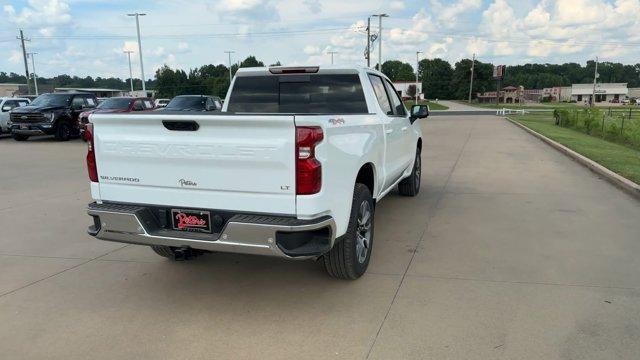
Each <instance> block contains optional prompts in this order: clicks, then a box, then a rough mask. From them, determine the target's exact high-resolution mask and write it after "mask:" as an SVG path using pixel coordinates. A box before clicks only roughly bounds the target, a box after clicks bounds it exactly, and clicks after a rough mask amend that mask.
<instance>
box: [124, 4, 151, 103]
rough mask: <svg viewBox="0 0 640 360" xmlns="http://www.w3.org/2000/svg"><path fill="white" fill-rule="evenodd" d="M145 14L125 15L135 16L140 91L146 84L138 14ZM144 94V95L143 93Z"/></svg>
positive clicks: (145, 87) (144, 88)
mask: <svg viewBox="0 0 640 360" xmlns="http://www.w3.org/2000/svg"><path fill="white" fill-rule="evenodd" d="M145 15H147V14H144V13H133V14H127V16H135V17H136V30H137V32H138V52H139V53H140V54H139V55H140V77H141V78H142V91H144V92H145V93H146V92H147V85H146V84H145V80H144V63H143V62H142V42H141V41H140V20H139V18H140V16H145ZM145 96H146V95H145Z"/></svg>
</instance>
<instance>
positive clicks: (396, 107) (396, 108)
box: [384, 80, 407, 116]
mask: <svg viewBox="0 0 640 360" xmlns="http://www.w3.org/2000/svg"><path fill="white" fill-rule="evenodd" d="M384 85H385V87H386V88H387V93H388V94H389V97H390V98H391V104H392V106H393V114H394V115H399V116H405V115H407V111H406V110H405V108H404V104H403V103H402V99H400V97H399V96H398V92H397V91H396V89H395V88H394V87H393V85H392V84H391V83H390V82H389V81H387V80H385V81H384Z"/></svg>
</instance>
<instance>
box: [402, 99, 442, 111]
mask: <svg viewBox="0 0 640 360" xmlns="http://www.w3.org/2000/svg"><path fill="white" fill-rule="evenodd" d="M413 104H415V101H414V100H406V101H405V102H404V106H406V107H407V109H411V106H412V105H413ZM418 104H420V105H425V104H426V105H429V109H431V110H449V107H448V106H444V105H441V104H438V103H435V102H432V101H427V100H420V101H418Z"/></svg>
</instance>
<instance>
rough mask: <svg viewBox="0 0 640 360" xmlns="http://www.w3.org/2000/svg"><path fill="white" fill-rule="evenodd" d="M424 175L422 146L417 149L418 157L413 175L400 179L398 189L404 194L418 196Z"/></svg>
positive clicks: (414, 164)
mask: <svg viewBox="0 0 640 360" xmlns="http://www.w3.org/2000/svg"><path fill="white" fill-rule="evenodd" d="M421 177H422V159H421V157H420V148H418V149H417V150H416V159H415V161H414V162H413V170H412V171H411V175H409V177H407V178H406V179H403V180H402V181H400V184H398V190H399V191H400V195H403V196H416V195H418V193H419V192H420V179H421Z"/></svg>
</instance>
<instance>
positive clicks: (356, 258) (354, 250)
mask: <svg viewBox="0 0 640 360" xmlns="http://www.w3.org/2000/svg"><path fill="white" fill-rule="evenodd" d="M374 211H375V209H374V207H373V198H372V196H371V192H370V191H369V188H368V187H366V186H365V185H363V184H356V186H355V189H354V191H353V202H352V204H351V217H350V218H349V225H348V228H347V232H346V233H345V234H344V235H343V236H341V237H340V238H339V239H336V244H335V245H334V246H333V248H332V249H331V250H330V251H329V252H328V253H326V254H325V255H324V256H323V258H324V259H323V260H324V266H325V269H326V270H327V272H328V273H329V275H331V276H333V277H335V278H338V279H347V280H355V279H357V278H359V277H360V276H362V274H364V273H365V271H367V267H368V266H369V260H370V259H371V250H372V247H373V228H374V226H373V224H374V223H373V218H374Z"/></svg>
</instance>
